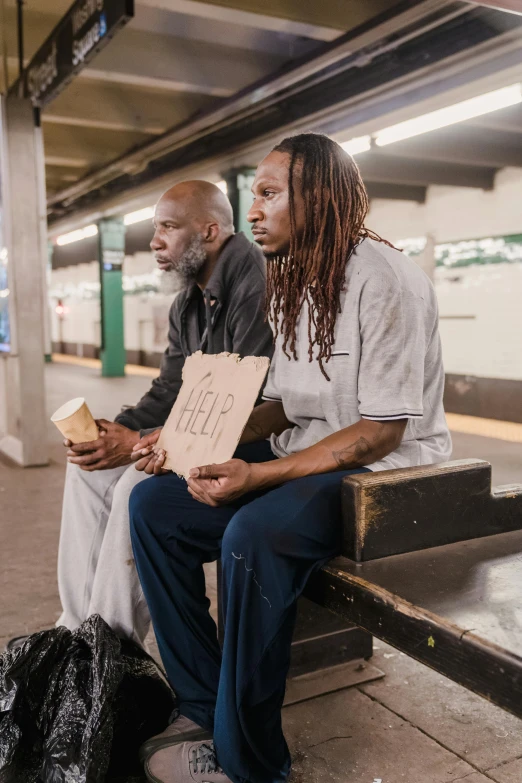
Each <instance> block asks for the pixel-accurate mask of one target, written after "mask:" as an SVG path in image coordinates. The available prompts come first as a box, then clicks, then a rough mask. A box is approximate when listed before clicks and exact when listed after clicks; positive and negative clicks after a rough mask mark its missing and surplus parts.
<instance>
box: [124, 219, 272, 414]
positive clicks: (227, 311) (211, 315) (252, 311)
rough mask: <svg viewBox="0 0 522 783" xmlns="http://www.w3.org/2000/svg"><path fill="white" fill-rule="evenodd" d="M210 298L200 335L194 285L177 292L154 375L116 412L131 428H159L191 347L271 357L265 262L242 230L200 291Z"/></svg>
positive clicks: (213, 351) (179, 381)
mask: <svg viewBox="0 0 522 783" xmlns="http://www.w3.org/2000/svg"><path fill="white" fill-rule="evenodd" d="M207 292H208V293H209V295H210V296H206V297H205V298H206V299H207V301H209V298H212V299H213V300H216V301H215V302H214V304H213V306H212V307H210V304H208V306H207V308H206V328H205V329H204V330H203V334H200V326H199V318H198V298H201V291H200V290H199V288H198V287H197V286H196V285H194V286H193V287H192V288H189V289H187V290H186V291H182V292H181V293H180V294H178V296H177V297H176V299H175V300H174V302H173V304H172V307H171V308H170V313H169V346H168V348H167V350H166V351H165V353H164V354H163V358H162V360H161V369H160V374H159V377H158V378H156V379H155V380H154V381H153V382H152V386H151V388H150V390H149V391H148V392H147V394H145V395H144V396H143V397H142V398H141V400H140V401H139V402H138V403H137V405H135V406H134V407H133V408H127V409H125V410H123V411H122V412H121V413H120V414H118V416H117V417H116V421H117V422H118V423H119V424H123V425H124V426H125V427H129V428H130V429H131V430H143V429H151V428H156V427H161V426H162V425H163V424H164V423H165V421H166V419H167V417H168V415H169V413H170V410H171V408H172V406H173V404H174V402H175V400H176V397H177V396H178V393H179V390H180V388H181V370H182V368H183V364H184V362H185V359H186V358H187V356H190V354H192V353H194V352H195V351H198V350H200V349H201V350H202V351H204V352H205V353H221V351H229V352H230V353H238V354H240V356H269V357H271V356H272V352H273V338H272V331H271V329H270V326H269V325H268V323H267V321H266V319H265V295H266V262H265V259H264V256H263V254H262V252H261V250H260V249H259V248H258V247H257V245H254V244H253V243H252V242H250V241H249V240H248V239H247V238H246V236H245V235H244V234H235V235H234V236H233V237H231V238H230V239H229V240H228V242H227V243H226V245H225V247H224V248H223V251H222V253H221V255H220V257H219V259H218V262H217V264H216V267H215V269H214V271H213V273H212V276H211V278H210V280H209V282H208V285H207V287H206V290H205V294H207Z"/></svg>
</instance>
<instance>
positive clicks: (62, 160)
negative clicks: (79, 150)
mask: <svg viewBox="0 0 522 783" xmlns="http://www.w3.org/2000/svg"><path fill="white" fill-rule="evenodd" d="M45 165H46V166H61V167H68V168H71V169H87V168H88V167H89V166H90V165H91V164H90V161H88V160H87V159H86V158H70V157H67V156H65V155H46V156H45Z"/></svg>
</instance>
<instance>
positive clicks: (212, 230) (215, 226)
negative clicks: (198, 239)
mask: <svg viewBox="0 0 522 783" xmlns="http://www.w3.org/2000/svg"><path fill="white" fill-rule="evenodd" d="M220 230H221V229H220V227H219V223H207V225H206V226H205V228H204V230H203V231H202V236H203V241H204V242H207V243H209V244H210V243H211V242H215V240H216V239H217V238H218V236H219V232H220Z"/></svg>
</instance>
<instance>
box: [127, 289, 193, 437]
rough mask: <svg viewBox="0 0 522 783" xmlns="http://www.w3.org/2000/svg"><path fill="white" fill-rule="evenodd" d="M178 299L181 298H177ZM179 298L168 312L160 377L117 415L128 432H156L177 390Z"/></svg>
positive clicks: (181, 357)
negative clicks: (167, 327) (166, 342)
mask: <svg viewBox="0 0 522 783" xmlns="http://www.w3.org/2000/svg"><path fill="white" fill-rule="evenodd" d="M180 296H181V295H180ZM180 296H178V298H177V299H176V300H175V301H174V302H173V304H172V307H171V308H170V313H169V346H168V348H167V350H166V351H165V353H164V354H163V358H162V360H161V366H160V374H159V376H158V378H155V379H154V380H153V381H152V386H151V388H150V389H149V391H148V392H147V393H146V394H145V395H144V396H143V397H142V398H141V400H140V401H139V402H138V403H137V405H135V406H134V407H133V408H127V409H126V410H123V411H122V412H121V413H119V414H118V416H117V417H116V421H117V422H118V424H123V425H124V426H125V427H128V428H129V429H131V430H143V429H156V428H157V427H161V426H162V425H163V424H165V422H166V420H167V417H168V415H169V413H170V411H171V408H172V406H173V405H174V402H175V400H176V397H177V396H178V394H179V390H180V388H181V371H182V369H183V365H184V363H185V356H184V355H183V351H182V349H181V342H180V336H179V328H178V318H177V317H176V316H177V313H178V312H179V302H178V299H180Z"/></svg>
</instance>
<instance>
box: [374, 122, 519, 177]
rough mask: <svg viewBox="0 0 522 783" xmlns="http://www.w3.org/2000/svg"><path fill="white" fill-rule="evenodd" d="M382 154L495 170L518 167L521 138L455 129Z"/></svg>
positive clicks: (395, 146)
mask: <svg viewBox="0 0 522 783" xmlns="http://www.w3.org/2000/svg"><path fill="white" fill-rule="evenodd" d="M383 153H384V148H383ZM376 154H381V153H380V152H379V151H377V150H376ZM385 154H386V155H388V156H396V155H397V156H399V157H401V158H408V159H415V160H419V161H439V162H441V163H457V164H465V165H469V166H485V167H486V168H497V169H500V168H505V167H506V166H522V135H518V134H515V133H506V132H503V133H502V132H500V131H493V130H490V131H486V130H482V129H480V128H469V127H467V128H466V127H462V126H460V125H458V126H454V127H451V128H442V129H440V130H438V131H433V132H432V133H425V134H422V135H421V136H415V137H414V138H412V139H405V140H404V141H400V142H397V143H395V144H390V145H389V146H387V147H386V148H385Z"/></svg>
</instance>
